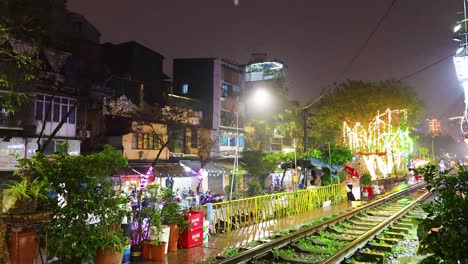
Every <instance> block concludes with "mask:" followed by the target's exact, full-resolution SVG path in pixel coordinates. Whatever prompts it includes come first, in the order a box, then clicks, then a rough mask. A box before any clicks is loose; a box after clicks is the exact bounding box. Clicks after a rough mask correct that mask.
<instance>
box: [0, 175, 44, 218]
mask: <svg viewBox="0 0 468 264" xmlns="http://www.w3.org/2000/svg"><path fill="white" fill-rule="evenodd" d="M6 187H7V188H6V189H5V190H4V191H3V200H4V201H3V210H4V212H5V213H10V214H22V213H33V212H36V211H37V209H38V206H39V203H42V202H43V201H44V200H45V199H46V198H47V196H46V194H47V192H48V191H49V189H50V188H49V186H48V182H47V181H46V180H42V179H39V178H36V179H34V180H32V181H31V180H30V179H28V177H22V179H21V181H11V182H10V183H9V184H7V185H6Z"/></svg>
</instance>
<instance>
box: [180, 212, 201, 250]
mask: <svg viewBox="0 0 468 264" xmlns="http://www.w3.org/2000/svg"><path fill="white" fill-rule="evenodd" d="M185 218H186V219H187V220H188V221H189V223H190V227H189V228H188V229H187V230H185V231H184V232H183V233H182V236H181V238H180V239H181V240H180V246H181V247H182V248H191V247H194V246H198V245H201V244H203V218H204V217H203V213H202V212H188V213H185Z"/></svg>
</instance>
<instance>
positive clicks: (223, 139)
mask: <svg viewBox="0 0 468 264" xmlns="http://www.w3.org/2000/svg"><path fill="white" fill-rule="evenodd" d="M220 145H221V146H223V147H227V146H228V137H226V136H222V137H221V139H220Z"/></svg>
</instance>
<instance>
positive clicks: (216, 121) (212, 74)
mask: <svg viewBox="0 0 468 264" xmlns="http://www.w3.org/2000/svg"><path fill="white" fill-rule="evenodd" d="M173 78H174V85H173V90H172V92H173V93H174V94H176V95H180V96H186V97H190V98H194V99H197V100H200V101H201V102H203V117H204V118H203V125H204V126H205V127H206V128H208V129H210V130H211V140H212V141H214V143H215V144H214V148H213V151H212V156H214V157H217V158H227V157H234V155H235V150H236V145H237V144H238V148H239V151H240V152H241V151H242V150H243V148H244V130H243V123H242V118H239V107H238V106H239V97H240V95H241V92H242V88H243V85H244V67H243V66H242V65H240V64H237V63H233V62H230V61H228V60H225V59H220V58H196V59H175V60H174V64H173ZM236 138H239V141H238V142H237V144H236Z"/></svg>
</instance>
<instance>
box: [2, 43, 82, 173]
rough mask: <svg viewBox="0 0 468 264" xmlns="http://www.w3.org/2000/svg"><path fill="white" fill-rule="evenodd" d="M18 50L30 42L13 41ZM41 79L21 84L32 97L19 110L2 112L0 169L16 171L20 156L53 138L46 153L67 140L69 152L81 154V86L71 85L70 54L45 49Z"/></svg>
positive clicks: (56, 148)
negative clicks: (79, 113)
mask: <svg viewBox="0 0 468 264" xmlns="http://www.w3.org/2000/svg"><path fill="white" fill-rule="evenodd" d="M10 44H11V45H13V47H14V48H15V49H21V50H24V49H25V48H26V46H28V44H27V43H24V42H22V41H17V40H12V41H10ZM38 54H39V55H38V56H40V57H41V60H42V61H43V65H42V68H41V71H40V72H39V76H38V79H37V80H36V81H34V82H33V83H31V84H29V85H28V86H25V87H21V88H20V89H19V90H21V91H22V92H23V93H24V94H26V95H27V96H28V97H29V100H28V102H27V103H25V104H24V105H22V106H21V108H20V109H18V110H17V111H16V112H14V113H11V112H7V111H5V110H4V109H1V107H0V109H1V111H0V137H1V140H0V171H9V172H11V171H13V170H15V169H16V166H17V165H18V160H17V158H29V157H31V156H32V155H33V154H34V153H35V152H36V151H37V150H38V148H39V146H42V145H44V143H45V142H47V141H48V139H49V137H50V138H51V140H50V143H49V144H48V145H47V147H46V148H45V149H44V153H45V154H51V153H54V152H58V151H59V148H60V143H62V142H66V143H67V150H66V151H67V153H68V154H70V155H78V154H79V153H80V139H79V138H78V137H77V134H76V123H77V114H76V113H77V100H79V99H78V89H77V88H76V87H73V86H69V82H68V75H67V72H68V71H67V70H66V67H67V63H66V62H67V61H69V58H70V55H71V54H69V53H64V52H59V51H55V50H50V49H43V50H41V51H40V52H39V53H38Z"/></svg>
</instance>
